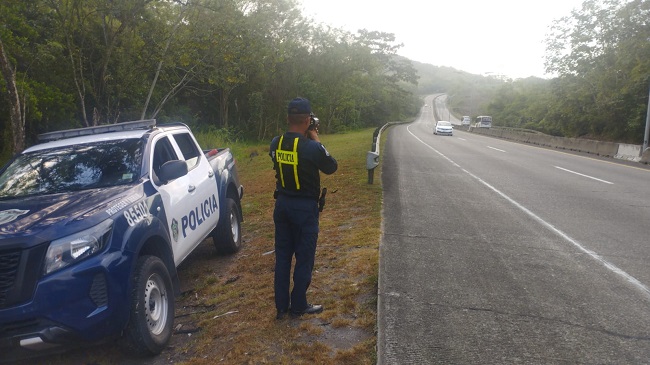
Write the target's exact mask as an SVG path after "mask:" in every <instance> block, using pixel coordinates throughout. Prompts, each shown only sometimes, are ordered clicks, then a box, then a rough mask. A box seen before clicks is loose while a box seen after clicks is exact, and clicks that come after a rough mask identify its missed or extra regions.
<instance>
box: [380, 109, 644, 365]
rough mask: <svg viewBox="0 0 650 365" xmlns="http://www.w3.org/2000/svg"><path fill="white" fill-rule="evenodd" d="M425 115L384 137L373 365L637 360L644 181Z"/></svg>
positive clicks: (639, 171) (618, 167) (622, 168)
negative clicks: (438, 129) (443, 129)
mask: <svg viewBox="0 0 650 365" xmlns="http://www.w3.org/2000/svg"><path fill="white" fill-rule="evenodd" d="M427 105H428V107H425V108H424V109H423V113H422V114H421V117H420V119H418V120H417V121H416V122H414V123H411V124H409V125H401V126H395V127H391V128H389V129H388V130H387V131H386V132H385V136H386V138H387V142H386V147H385V148H384V149H383V151H382V156H381V158H382V164H383V167H382V169H383V173H382V181H383V186H384V205H383V225H384V229H383V236H382V242H381V244H380V275H379V313H378V317H379V324H378V329H379V334H378V364H440V363H445V364H648V363H650V289H649V288H650V266H649V265H647V263H648V261H649V259H650V171H649V170H648V169H643V168H635V167H631V166H628V165H625V164H618V163H613V162H612V161H604V160H599V159H594V158H589V157H584V156H577V155H572V154H567V153H562V152H559V151H555V150H548V149H542V148H536V147H533V146H528V145H523V144H517V143H512V142H507V141H503V140H499V139H493V138H489V137H484V136H480V135H475V134H471V133H467V132H462V131H458V130H457V131H455V133H454V136H453V137H447V136H435V135H433V133H432V130H433V126H434V121H433V113H432V110H431V105H434V104H433V100H431V99H428V100H427Z"/></svg>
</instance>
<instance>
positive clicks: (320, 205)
mask: <svg viewBox="0 0 650 365" xmlns="http://www.w3.org/2000/svg"><path fill="white" fill-rule="evenodd" d="M326 195H327V188H323V191H322V192H321V194H320V198H318V211H319V212H322V211H323V208H325V196H326Z"/></svg>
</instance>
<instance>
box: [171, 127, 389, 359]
mask: <svg viewBox="0 0 650 365" xmlns="http://www.w3.org/2000/svg"><path fill="white" fill-rule="evenodd" d="M372 133H373V130H372V129H366V130H362V131H357V132H351V133H347V134H339V135H328V136H322V141H323V144H325V146H326V147H327V149H328V150H329V151H330V153H331V154H332V155H333V156H334V157H335V158H336V159H337V160H338V162H339V169H338V171H337V172H336V173H334V174H333V175H329V176H327V175H323V176H322V180H321V184H322V186H324V187H327V188H328V196H327V198H328V199H327V205H326V207H325V210H324V212H323V213H322V215H321V221H320V222H321V226H320V227H321V229H320V235H319V242H318V248H317V253H316V264H315V268H314V275H313V279H312V285H311V287H310V289H309V293H308V299H309V300H310V302H312V303H319V304H323V305H324V307H325V311H324V312H323V313H321V314H319V315H316V316H305V317H304V318H301V319H286V320H280V321H277V320H275V305H274V301H273V265H274V255H273V253H272V252H271V251H272V250H273V232H274V226H273V219H272V211H273V204H274V200H273V197H272V192H273V189H274V173H273V169H272V168H271V167H272V166H271V160H270V158H269V156H268V145H267V144H260V145H236V146H233V151H234V153H235V156H236V158H237V167H238V170H239V173H240V180H241V182H242V184H243V185H244V191H245V193H244V199H243V202H242V203H243V211H244V219H245V222H244V224H243V237H244V248H243V249H242V251H241V252H240V253H238V254H237V255H236V257H234V258H233V262H232V264H231V265H229V267H228V272H227V273H225V274H223V275H220V277H214V276H209V275H208V276H207V277H205V278H203V279H198V280H201V282H200V283H199V284H198V285H196V286H195V291H196V296H197V297H201V298H204V299H203V302H204V304H206V305H208V306H210V308H213V310H211V311H208V312H206V313H202V314H196V315H195V316H196V318H195V320H196V322H197V323H198V325H199V326H200V327H201V328H202V331H201V332H200V334H198V336H197V338H196V339H195V341H196V342H194V344H193V345H192V346H191V347H193V348H192V349H185V350H189V351H190V352H192V353H194V354H196V355H197V356H195V357H194V358H192V359H190V360H188V361H186V362H185V363H186V364H192V365H196V364H214V363H228V364H267V363H268V364H374V363H376V350H375V346H376V315H377V312H376V310H377V279H378V248H379V236H380V225H381V197H382V191H381V185H380V179H379V176H380V175H379V174H380V171H379V168H378V169H377V170H376V171H375V183H374V184H373V185H369V184H368V173H367V170H366V169H365V156H366V151H368V150H369V149H370V144H371V142H372ZM199 143H201V144H202V145H204V146H215V145H217V143H216V141H211V140H210V136H205V135H203V136H200V137H199ZM224 314H225V315H224ZM179 350H183V349H179ZM199 354H200V356H199Z"/></svg>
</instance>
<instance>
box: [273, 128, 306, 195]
mask: <svg viewBox="0 0 650 365" xmlns="http://www.w3.org/2000/svg"><path fill="white" fill-rule="evenodd" d="M298 139H299V138H298V137H296V138H294V140H293V151H287V150H283V149H282V141H283V140H284V135H282V136H280V143H279V144H278V149H277V150H275V160H276V161H277V162H278V169H279V170H280V181H281V182H282V187H283V188H286V186H285V183H284V172H283V168H282V165H292V166H293V178H294V180H295V182H296V190H300V180H299V179H298Z"/></svg>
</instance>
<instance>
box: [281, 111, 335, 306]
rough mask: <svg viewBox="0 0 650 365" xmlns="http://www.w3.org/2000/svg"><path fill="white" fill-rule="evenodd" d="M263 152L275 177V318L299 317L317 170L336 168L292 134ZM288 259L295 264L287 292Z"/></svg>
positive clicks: (316, 145) (312, 235) (308, 267)
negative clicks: (266, 155) (271, 165)
mask: <svg viewBox="0 0 650 365" xmlns="http://www.w3.org/2000/svg"><path fill="white" fill-rule="evenodd" d="M303 100H306V99H303ZM307 105H308V104H307ZM290 106H291V104H290ZM269 154H270V156H271V159H272V160H273V167H274V169H275V177H276V194H275V195H276V201H275V210H274V212H273V221H274V222H275V279H274V289H275V305H276V309H277V311H278V318H280V317H281V315H282V314H283V313H286V312H287V311H289V309H291V313H294V314H302V313H303V312H305V311H306V310H307V309H308V308H311V307H310V304H309V303H308V302H307V288H309V284H310V283H311V275H312V270H313V267H314V257H315V255H316V242H317V240H318V216H319V209H318V199H319V196H320V171H322V172H324V173H326V174H332V173H334V172H335V171H336V169H337V167H338V165H337V162H336V160H335V159H334V158H333V157H332V156H330V154H329V153H328V152H327V150H326V149H325V147H324V146H323V145H322V144H321V143H320V142H317V141H314V140H311V139H309V138H307V137H306V136H305V135H303V134H300V133H297V132H286V133H285V134H283V135H281V136H277V137H275V138H274V139H273V141H272V142H271V146H270V151H269ZM294 255H295V257H296V264H295V268H294V274H293V289H292V290H291V293H290V282H291V262H292V258H293V256H294Z"/></svg>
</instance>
